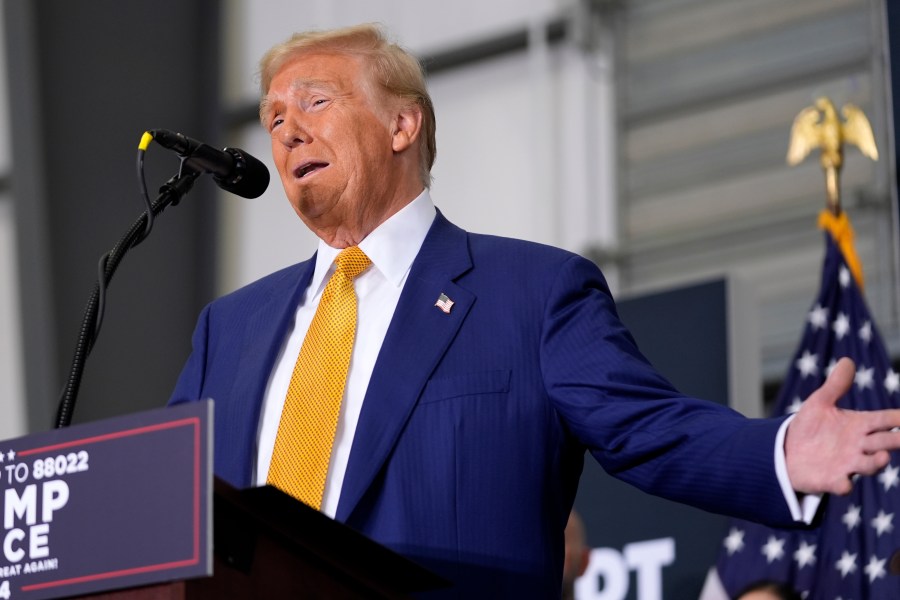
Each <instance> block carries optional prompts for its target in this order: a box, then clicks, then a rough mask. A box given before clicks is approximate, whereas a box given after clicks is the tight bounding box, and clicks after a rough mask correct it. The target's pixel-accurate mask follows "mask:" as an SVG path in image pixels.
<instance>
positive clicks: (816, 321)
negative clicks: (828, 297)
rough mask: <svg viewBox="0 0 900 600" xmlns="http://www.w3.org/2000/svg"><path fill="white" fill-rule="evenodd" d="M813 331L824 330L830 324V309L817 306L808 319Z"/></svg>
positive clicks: (810, 312)
mask: <svg viewBox="0 0 900 600" xmlns="http://www.w3.org/2000/svg"><path fill="white" fill-rule="evenodd" d="M806 320H807V321H809V324H810V325H812V328H813V329H822V328H823V327H825V325H827V324H828V309H827V308H824V307H822V306H819V305H818V304H816V305H815V306H814V307H813V309H812V310H811V311H809V315H808V316H807V317H806Z"/></svg>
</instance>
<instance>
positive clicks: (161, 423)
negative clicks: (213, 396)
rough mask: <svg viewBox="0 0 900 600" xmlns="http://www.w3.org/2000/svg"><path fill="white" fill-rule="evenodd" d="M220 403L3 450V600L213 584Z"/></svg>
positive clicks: (14, 443) (5, 445)
mask: <svg viewBox="0 0 900 600" xmlns="http://www.w3.org/2000/svg"><path fill="white" fill-rule="evenodd" d="M212 410H213V408H212V401H211V400H209V401H204V402H195V403H191V404H186V405H183V406H178V407H173V408H164V409H158V410H152V411H148V412H142V413H137V414H133V415H128V416H125V417H119V418H115V419H108V420H104V421H96V422H93V423H86V424H83V425H77V426H73V427H68V428H65V429H55V430H52V431H48V432H46V433H38V434H34V435H29V436H26V437H21V438H17V439H12V440H6V441H3V442H0V475H2V485H0V490H2V496H0V501H2V518H3V529H2V532H0V539H2V551H0V600H19V599H26V598H27V599H39V598H59V597H64V596H73V595H81V594H87V593H91V592H96V591H101V590H109V589H116V588H125V587H134V586H139V585H145V584H149V583H157V582H163V581H172V580H178V579H186V578H191V577H200V576H206V575H211V574H212V552H211V546H212V526H211V519H212V510H211V506H212V451H211V444H212V439H213V438H212V433H211V428H212Z"/></svg>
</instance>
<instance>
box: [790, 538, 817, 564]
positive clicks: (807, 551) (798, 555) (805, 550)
mask: <svg viewBox="0 0 900 600" xmlns="http://www.w3.org/2000/svg"><path fill="white" fill-rule="evenodd" d="M794 560H796V561H797V568H798V569H802V568H803V567H805V566H807V565H814V564H816V545H815V544H807V543H806V541H805V540H804V541H802V542H800V547H799V548H797V550H796V551H795V552H794Z"/></svg>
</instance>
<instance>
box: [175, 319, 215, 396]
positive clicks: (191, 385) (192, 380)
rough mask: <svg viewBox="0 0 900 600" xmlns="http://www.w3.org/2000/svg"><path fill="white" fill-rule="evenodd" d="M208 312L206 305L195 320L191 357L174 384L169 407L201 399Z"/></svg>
mask: <svg viewBox="0 0 900 600" xmlns="http://www.w3.org/2000/svg"><path fill="white" fill-rule="evenodd" d="M209 312H210V306H209V305H207V306H206V308H204V309H203V312H201V313H200V317H199V318H198V319H197V325H196V327H195V328H194V335H193V337H192V338H191V346H192V348H191V355H190V356H189V357H188V359H187V362H186V363H185V365H184V368H182V370H181V375H179V377H178V381H177V382H176V384H175V390H174V391H173V392H172V396H171V398H169V405H170V406H171V405H174V404H181V403H183V402H193V401H195V400H201V399H202V398H201V393H202V390H203V380H204V376H205V374H206V354H207V343H208V334H209Z"/></svg>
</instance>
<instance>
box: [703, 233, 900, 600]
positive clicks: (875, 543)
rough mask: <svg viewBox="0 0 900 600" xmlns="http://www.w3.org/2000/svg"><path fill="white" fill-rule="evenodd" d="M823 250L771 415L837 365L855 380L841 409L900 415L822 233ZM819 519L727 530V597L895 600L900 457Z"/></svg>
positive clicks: (881, 355)
mask: <svg viewBox="0 0 900 600" xmlns="http://www.w3.org/2000/svg"><path fill="white" fill-rule="evenodd" d="M825 244H826V254H825V264H824V267H823V270H822V284H821V289H820V291H819V296H818V298H816V300H815V302H814V303H813V306H812V308H811V309H810V311H809V313H808V314H807V317H806V325H805V328H804V332H803V340H802V341H801V343H800V347H799V348H798V349H797V352H796V354H795V356H794V359H793V361H792V362H791V364H790V368H789V370H788V373H787V376H786V378H785V381H784V384H783V387H782V388H781V392H780V394H779V396H778V400H777V402H776V404H775V407H774V414H775V415H784V414H790V413H793V412H796V411H797V410H798V409H799V407H800V404H801V402H802V400H803V399H804V398H806V397H807V396H809V395H810V394H811V393H812V392H813V391H814V390H815V389H816V388H817V387H819V386H820V385H821V384H822V382H823V381H824V380H825V377H826V376H827V375H828V373H829V371H830V369H831V368H832V367H833V366H834V364H835V363H836V362H837V360H838V359H839V358H841V357H843V356H848V357H850V358H852V359H853V360H854V362H855V363H856V366H857V372H856V377H855V380H854V383H853V385H852V386H851V390H850V391H849V393H848V394H847V395H846V396H845V397H844V398H842V399H841V400H840V402H839V403H838V406H841V407H843V408H852V409H856V410H874V409H880V408H887V407H896V406H898V405H900V375H898V374H897V372H895V371H894V370H893V369H892V368H891V363H890V361H889V359H888V354H887V351H886V350H885V347H884V343H883V342H882V340H881V338H880V336H879V335H878V330H877V328H876V326H875V323H874V322H873V320H872V317H871V315H870V314H869V310H868V308H867V307H866V303H865V301H864V300H863V297H862V293H861V291H860V289H859V287H858V285H857V282H856V280H855V278H854V277H853V275H851V272H850V269H849V268H848V266H847V261H846V260H845V258H844V256H843V254H842V253H841V250H840V249H839V247H838V245H837V244H836V243H835V241H834V239H833V238H832V236H831V234H830V233H828V232H827V231H826V233H825ZM848 254H849V253H848ZM854 259H855V256H854ZM820 510H824V512H823V514H822V519H821V525H820V526H819V527H817V528H815V529H813V530H809V531H805V530H778V529H772V528H768V527H764V526H761V525H757V524H754V523H748V522H746V521H737V520H735V521H733V522H732V523H731V524H730V525H729V526H728V528H727V531H726V537H725V540H724V542H723V545H722V548H721V549H720V554H719V559H718V562H717V565H716V569H717V571H718V575H719V578H720V579H721V582H722V584H723V585H724V587H725V590H726V591H727V592H728V593H729V594H730V595H731V596H732V597H733V596H734V595H735V594H737V593H738V592H739V591H740V590H741V589H742V588H744V587H745V586H746V585H748V584H750V583H752V582H754V581H758V580H762V579H770V580H775V581H780V582H787V583H790V584H791V585H792V586H793V587H794V588H795V589H796V590H797V591H798V592H800V593H801V595H802V596H803V597H804V598H806V599H807V600H826V599H827V600H866V599H881V598H900V575H892V574H891V573H890V569H889V565H890V562H891V557H892V556H893V554H894V553H895V552H897V551H898V550H900V452H894V453H893V454H892V456H891V462H890V464H889V465H888V466H887V467H885V468H884V469H883V470H882V471H880V472H879V473H877V474H876V475H873V476H869V477H857V479H856V481H855V484H854V486H853V491H852V492H851V493H850V494H849V495H847V496H844V497H841V496H830V497H828V498H826V499H824V500H823V506H822V507H820Z"/></svg>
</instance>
